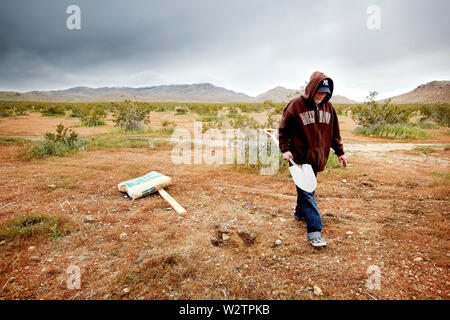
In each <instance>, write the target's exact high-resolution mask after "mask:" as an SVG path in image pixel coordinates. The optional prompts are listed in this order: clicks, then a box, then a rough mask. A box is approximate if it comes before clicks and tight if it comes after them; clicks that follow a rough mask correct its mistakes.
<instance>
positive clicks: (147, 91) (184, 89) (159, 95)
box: [0, 83, 253, 102]
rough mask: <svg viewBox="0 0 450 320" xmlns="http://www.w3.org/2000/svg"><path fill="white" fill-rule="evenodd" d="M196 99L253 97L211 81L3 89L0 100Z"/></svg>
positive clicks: (222, 100) (245, 100)
mask: <svg viewBox="0 0 450 320" xmlns="http://www.w3.org/2000/svg"><path fill="white" fill-rule="evenodd" d="M134 98H136V99H139V100H142V101H192V102H250V101H252V100H253V98H252V97H250V96H248V95H246V94H243V93H239V92H235V91H232V90H228V89H225V88H222V87H217V86H214V85H212V84H210V83H198V84H176V85H161V86H152V87H142V88H130V87H103V88H89V87H75V88H70V89H66V90H52V91H30V92H25V93H19V92H5V91H3V92H0V100H13V101H65V102H79V101H91V102H94V101H123V100H124V99H134Z"/></svg>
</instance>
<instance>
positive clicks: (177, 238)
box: [0, 113, 450, 299]
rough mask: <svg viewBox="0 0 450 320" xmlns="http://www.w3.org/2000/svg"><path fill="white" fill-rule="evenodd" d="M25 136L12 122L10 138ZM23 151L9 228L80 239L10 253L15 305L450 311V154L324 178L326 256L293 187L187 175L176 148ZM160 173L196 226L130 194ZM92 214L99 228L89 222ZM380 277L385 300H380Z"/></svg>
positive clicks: (8, 176)
mask: <svg viewBox="0 0 450 320" xmlns="http://www.w3.org/2000/svg"><path fill="white" fill-rule="evenodd" d="M160 114H162V113H160ZM178 117H182V116H177V117H176V119H178ZM183 117H185V123H184V124H182V126H186V127H188V125H189V121H190V120H189V118H188V117H189V116H183ZM18 120H19V119H15V120H14V119H13V120H8V121H10V122H14V121H18ZM51 120H52V121H54V120H55V118H51ZM8 121H6V122H8ZM347 121H348V119H344V123H343V127H344V128H343V132H344V134H343V136H344V143H345V142H346V138H345V137H346V136H345V134H349V135H350V133H345V130H346V129H345V124H346V122H347ZM177 122H178V121H177ZM40 123H41V122H39V121H37V122H36V123H35V124H36V125H35V126H33V125H30V128H32V129H36V130H35V131H33V134H36V135H40V134H42V132H45V130H51V128H53V123H52V124H51V125H50V127H45V125H43V126H42V128H41V127H39V128H38V125H37V124H40ZM57 123H59V122H58V121H56V122H55V125H56V124H57ZM190 124H191V125H192V123H190ZM46 125H49V124H46ZM44 128H45V129H44ZM104 128H105V127H104ZM19 129H20V125H17V126H16V127H14V126H13V125H11V124H5V122H4V121H3V119H2V120H1V121H0V134H2V135H3V134H5V135H6V134H14V135H18V134H20V132H22V131H20V130H22V129H20V130H19ZM77 129H83V130H84V129H85V130H87V131H86V133H87V132H88V131H89V130H94V129H95V130H100V129H101V128H94V129H92V128H77ZM30 130H31V129H30ZM348 130H350V129H348ZM24 132H26V133H27V135H31V134H30V133H29V132H28V131H26V130H25V131H24ZM89 132H91V133H92V132H93V131H89ZM22 133H23V132H22ZM361 138H362V139H370V138H367V137H361ZM353 139H355V140H353V141H359V140H358V139H359V137H353ZM439 139H441V138H438V139H437V140H439ZM349 140H350V139H349ZM370 141H374V139H370ZM383 141H384V142H386V140H383ZM435 142H442V140H439V141H435ZM448 142H449V141H448V139H447V141H445V142H444V143H448ZM19 148H20V146H14V145H12V146H11V145H0V164H1V165H0V175H1V177H2V179H1V181H0V186H1V190H2V192H1V194H0V221H5V220H6V219H8V218H11V217H14V216H18V215H22V214H30V213H47V214H52V215H57V216H59V217H64V219H67V221H69V226H70V227H71V230H72V232H71V233H70V234H69V235H67V236H63V237H61V238H59V239H57V240H53V239H52V238H47V239H39V240H38V239H34V238H31V239H29V240H27V241H25V242H17V241H15V242H11V243H10V242H4V243H2V244H0V298H2V299H449V298H450V290H449V289H450V277H449V263H450V252H449V247H450V241H449V231H450V225H449V214H450V206H449V179H448V172H449V170H448V161H449V151H448V150H446V151H439V152H437V153H436V154H434V155H433V157H436V158H438V159H440V161H430V159H431V160H432V158H428V159H427V158H423V157H422V156H421V155H420V154H418V153H413V152H412V151H399V152H387V153H386V158H382V159H381V158H379V157H378V155H377V154H375V155H374V156H363V155H361V154H358V153H357V152H355V153H353V154H352V156H351V157H350V159H349V160H350V163H351V166H349V167H348V168H347V169H334V170H332V171H327V172H323V173H320V174H319V177H318V188H317V190H316V200H317V203H318V207H319V210H320V212H321V215H322V219H323V225H324V229H323V235H324V238H325V239H326V241H327V243H328V245H327V247H326V248H325V249H319V250H318V249H313V248H312V247H311V246H310V245H309V244H308V242H307V241H306V236H305V226H304V224H303V223H301V222H296V221H295V220H294V219H293V207H294V206H295V201H296V193H295V186H294V184H293V182H292V181H291V179H290V177H289V176H288V175H287V174H284V173H282V174H278V175H275V176H260V175H257V174H253V173H249V172H246V171H243V170H236V169H234V168H232V167H231V166H230V165H209V166H208V165H173V164H172V162H171V161H170V152H171V147H168V146H166V147H160V148H158V149H146V148H143V149H109V150H98V151H92V152H82V153H78V154H75V155H72V156H68V157H64V158H58V157H51V158H47V159H45V160H37V161H31V162H29V161H24V160H20V159H17V157H16V153H17V152H18V149H19ZM390 155H392V156H390ZM397 155H399V156H401V157H402V158H396V156H397ZM408 156H411V157H412V158H411V159H409V158H408ZM415 156H417V157H419V159H414V157H415ZM152 170H156V171H159V172H162V173H164V174H166V175H168V176H170V177H171V178H172V179H173V182H174V184H173V185H172V186H170V187H168V188H167V191H168V192H169V193H170V194H171V195H172V196H173V197H174V198H175V199H176V200H177V201H178V202H179V203H180V204H182V205H183V206H184V208H185V209H186V210H187V213H186V214H183V215H178V214H177V213H176V212H174V211H173V210H169V206H168V204H167V203H166V202H165V201H164V200H163V199H162V198H161V197H160V196H159V195H157V194H153V195H151V196H148V197H146V198H143V199H139V200H135V201H132V200H130V199H128V198H126V196H125V195H124V194H123V193H120V192H119V191H118V190H117V187H116V186H117V184H118V183H119V182H121V181H123V180H127V179H130V178H132V177H137V176H140V175H143V174H145V173H147V172H149V171H152ZM432 172H434V173H432ZM49 186H52V187H49ZM88 215H90V216H91V217H92V218H94V220H95V221H94V222H91V223H86V222H84V220H85V218H86V216H88ZM122 233H126V234H127V237H126V239H125V240H121V239H120V235H121V234H122ZM277 240H281V244H280V245H275V242H276V241H277ZM30 246H34V247H35V249H34V250H33V251H30V250H29V249H28V248H29V247H30ZM71 265H75V266H78V267H79V268H80V270H81V288H80V289H73V290H71V289H69V288H68V287H67V280H68V279H69V276H70V274H68V273H67V270H68V267H69V266H71ZM373 268H374V269H373ZM369 270H375V273H373V271H369ZM377 270H378V271H379V276H380V277H379V279H380V283H379V284H380V286H379V289H377V288H373V287H372V288H370V286H368V285H367V284H368V279H369V278H370V279H374V276H376V273H377ZM370 279H369V280H370ZM369 282H370V281H369ZM370 283H376V282H370ZM314 286H317V287H319V288H321V290H322V292H323V295H320V296H319V295H314V293H313V287H314ZM125 289H126V290H125Z"/></svg>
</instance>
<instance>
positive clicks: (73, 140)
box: [27, 123, 86, 159]
mask: <svg viewBox="0 0 450 320" xmlns="http://www.w3.org/2000/svg"><path fill="white" fill-rule="evenodd" d="M85 146H86V141H85V139H84V138H83V137H79V136H78V134H77V133H76V132H74V131H72V130H71V129H68V128H64V125H63V124H62V123H60V124H59V125H58V126H57V127H56V134H55V133H51V132H46V133H45V136H44V140H42V141H39V142H38V143H37V144H35V145H32V146H31V147H30V149H28V150H27V158H28V159H32V158H45V157H48V156H53V155H55V156H64V155H66V154H70V153H75V152H78V151H80V150H84V148H85Z"/></svg>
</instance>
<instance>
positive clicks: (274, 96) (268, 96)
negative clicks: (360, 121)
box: [255, 86, 357, 104]
mask: <svg viewBox="0 0 450 320" xmlns="http://www.w3.org/2000/svg"><path fill="white" fill-rule="evenodd" d="M300 94H301V91H300V90H295V89H287V88H284V87H281V86H278V87H275V88H273V89H270V90H268V91H266V92H264V93H261V94H260V95H257V96H256V97H255V101H257V102H264V101H265V100H272V101H273V102H285V103H287V102H289V101H290V100H292V99H294V98H295V97H297V96H299V95H300ZM331 103H335V104H352V103H357V102H356V101H353V100H350V99H349V98H347V97H344V96H340V95H333V96H332V97H331Z"/></svg>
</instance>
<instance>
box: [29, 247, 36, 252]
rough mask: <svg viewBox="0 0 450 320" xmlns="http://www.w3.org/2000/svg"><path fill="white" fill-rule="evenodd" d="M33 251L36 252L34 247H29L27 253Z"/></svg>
mask: <svg viewBox="0 0 450 320" xmlns="http://www.w3.org/2000/svg"><path fill="white" fill-rule="evenodd" d="M34 250H36V247H35V246H30V247H28V251H29V252H32V251H34Z"/></svg>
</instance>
